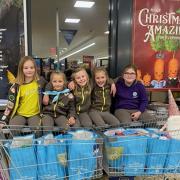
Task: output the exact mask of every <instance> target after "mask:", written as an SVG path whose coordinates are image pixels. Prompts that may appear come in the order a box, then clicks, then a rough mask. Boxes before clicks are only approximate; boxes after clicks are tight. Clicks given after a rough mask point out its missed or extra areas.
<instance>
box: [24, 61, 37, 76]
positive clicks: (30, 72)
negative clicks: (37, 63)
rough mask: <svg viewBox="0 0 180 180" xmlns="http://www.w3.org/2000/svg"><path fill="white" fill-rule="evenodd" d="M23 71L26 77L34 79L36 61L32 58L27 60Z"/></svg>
mask: <svg viewBox="0 0 180 180" xmlns="http://www.w3.org/2000/svg"><path fill="white" fill-rule="evenodd" d="M23 73H24V77H25V79H31V78H32V79H33V78H34V75H35V67H34V63H33V62H32V61H31V60H27V61H26V62H25V63H24V65H23Z"/></svg>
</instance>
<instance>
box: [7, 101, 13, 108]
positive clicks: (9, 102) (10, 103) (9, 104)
mask: <svg viewBox="0 0 180 180" xmlns="http://www.w3.org/2000/svg"><path fill="white" fill-rule="evenodd" d="M7 107H8V108H9V109H12V108H13V107H14V103H13V102H11V101H8V103H7Z"/></svg>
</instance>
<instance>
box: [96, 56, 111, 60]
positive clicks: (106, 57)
mask: <svg viewBox="0 0 180 180" xmlns="http://www.w3.org/2000/svg"><path fill="white" fill-rule="evenodd" d="M96 59H98V60H101V59H109V56H104V57H99V58H96Z"/></svg>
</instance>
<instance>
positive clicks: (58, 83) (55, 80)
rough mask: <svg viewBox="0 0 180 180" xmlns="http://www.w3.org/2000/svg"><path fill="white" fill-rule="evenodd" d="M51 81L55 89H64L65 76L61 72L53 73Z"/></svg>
mask: <svg viewBox="0 0 180 180" xmlns="http://www.w3.org/2000/svg"><path fill="white" fill-rule="evenodd" d="M51 83H52V85H53V89H54V90H56V91H62V90H63V89H64V84H65V81H64V77H63V76H62V75H60V74H53V76H52V78H51Z"/></svg>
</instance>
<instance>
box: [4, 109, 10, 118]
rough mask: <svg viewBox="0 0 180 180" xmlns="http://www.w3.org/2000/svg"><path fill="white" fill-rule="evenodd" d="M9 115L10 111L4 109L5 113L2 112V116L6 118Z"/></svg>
mask: <svg viewBox="0 0 180 180" xmlns="http://www.w3.org/2000/svg"><path fill="white" fill-rule="evenodd" d="M9 114H10V110H9V109H8V108H6V110H5V112H4V115H5V116H8V115H9Z"/></svg>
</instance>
